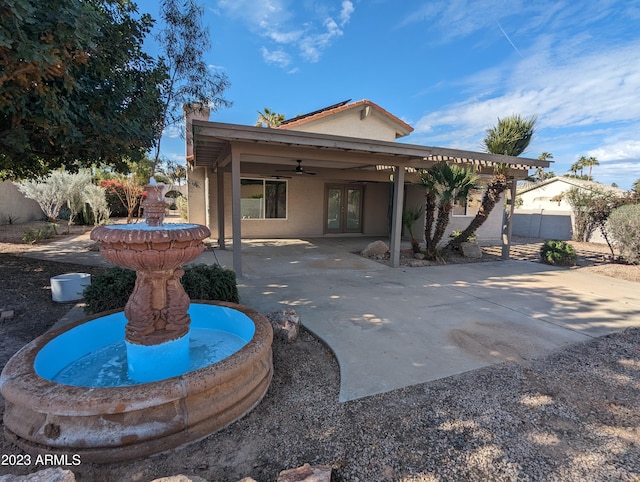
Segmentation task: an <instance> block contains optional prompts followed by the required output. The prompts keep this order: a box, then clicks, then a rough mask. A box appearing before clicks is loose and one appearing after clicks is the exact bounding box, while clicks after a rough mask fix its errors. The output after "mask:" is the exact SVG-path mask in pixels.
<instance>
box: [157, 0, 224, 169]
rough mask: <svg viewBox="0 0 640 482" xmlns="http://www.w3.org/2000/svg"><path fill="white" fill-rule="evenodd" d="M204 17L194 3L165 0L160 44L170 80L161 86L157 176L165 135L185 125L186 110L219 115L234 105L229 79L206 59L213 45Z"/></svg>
mask: <svg viewBox="0 0 640 482" xmlns="http://www.w3.org/2000/svg"><path fill="white" fill-rule="evenodd" d="M202 15H203V10H202V7H201V6H200V5H198V4H197V3H196V2H195V1H194V0H186V1H181V0H163V2H162V4H161V7H160V17H161V18H162V20H163V22H164V24H165V28H164V29H163V30H162V31H161V32H160V33H159V35H158V36H157V40H158V43H159V44H160V47H161V49H162V55H161V57H160V65H161V66H163V67H164V69H166V71H167V72H168V76H167V77H166V78H165V79H164V81H163V82H162V83H161V84H160V103H161V106H162V113H161V117H160V121H159V125H158V126H157V129H156V139H155V150H154V156H153V171H154V172H155V170H156V168H157V167H158V165H159V162H160V140H161V138H162V134H163V132H164V131H165V130H166V129H167V128H169V127H172V126H175V125H177V124H179V123H180V122H182V118H183V110H182V108H183V106H185V105H186V106H187V108H189V109H192V110H195V111H201V110H202V109H204V108H206V107H208V108H209V109H211V110H212V111H214V112H215V111H216V110H218V109H219V108H221V107H227V106H230V105H231V103H230V102H228V101H227V100H225V99H224V97H223V96H222V94H223V92H224V90H225V89H226V88H227V87H228V86H229V80H228V79H227V76H226V75H225V74H224V72H220V71H218V70H216V69H212V68H211V67H210V66H209V65H208V64H207V62H205V59H204V56H205V53H206V52H207V51H208V50H209V48H210V47H211V42H210V40H209V30H208V29H207V28H206V27H205V26H204V25H203V24H202Z"/></svg>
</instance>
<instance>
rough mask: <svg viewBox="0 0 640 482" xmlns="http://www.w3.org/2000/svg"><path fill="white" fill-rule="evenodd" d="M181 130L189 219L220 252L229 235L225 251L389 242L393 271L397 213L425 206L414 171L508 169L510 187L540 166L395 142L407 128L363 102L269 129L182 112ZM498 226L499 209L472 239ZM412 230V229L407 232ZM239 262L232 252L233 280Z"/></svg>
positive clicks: (493, 238) (484, 237) (455, 221)
mask: <svg viewBox="0 0 640 482" xmlns="http://www.w3.org/2000/svg"><path fill="white" fill-rule="evenodd" d="M186 123H187V136H186V141H187V143H186V148H187V164H188V166H189V169H188V183H187V184H188V189H189V192H188V196H187V197H188V201H189V220H190V222H196V223H201V224H205V225H207V226H208V227H209V228H210V229H211V232H212V237H213V238H214V239H218V242H219V243H220V245H221V246H224V243H225V239H226V237H227V235H228V234H230V235H231V236H232V238H233V243H234V245H235V244H236V243H237V244H240V240H241V239H242V238H282V237H309V236H330V235H361V236H379V237H385V238H386V237H390V239H391V245H392V246H391V251H392V255H391V256H392V257H391V262H392V265H396V264H397V263H396V261H397V260H398V257H399V240H400V231H401V218H402V216H401V214H402V207H403V205H407V206H415V205H417V204H422V203H423V202H424V191H422V190H421V189H420V188H419V186H418V185H417V184H415V182H416V181H417V173H416V169H417V168H428V167H430V166H432V165H433V164H434V163H435V162H438V161H446V162H452V163H461V164H466V165H473V166H476V167H477V168H478V170H479V172H480V173H481V174H484V175H486V176H489V175H491V174H492V172H493V167H494V165H496V164H498V163H508V164H510V166H511V168H512V169H511V172H512V174H513V176H514V178H515V179H516V180H518V179H524V178H525V177H526V176H527V174H528V169H533V168H535V167H538V166H544V167H548V165H549V162H548V161H539V160H534V159H523V158H517V157H510V156H499V155H493V154H486V153H477V152H470V151H462V150H457V149H446V148H437V147H429V146H421V145H414V144H406V143H402V142H395V141H396V139H398V138H402V137H404V136H407V135H408V134H409V133H410V132H411V131H412V130H413V128H412V127H411V126H410V125H408V124H407V123H406V122H404V121H402V120H401V119H399V118H398V117H396V116H394V115H393V114H391V113H389V112H387V111H386V110H384V109H383V108H381V107H380V106H378V105H376V104H375V103H373V102H371V101H368V100H362V101H359V102H354V103H348V101H347V102H341V103H339V104H335V105H333V106H329V107H327V108H324V109H320V110H318V111H315V112H311V113H309V114H305V115H301V116H298V117H295V118H293V119H290V120H286V121H284V122H283V123H282V124H281V125H280V126H279V127H278V128H263V127H254V126H243V125H237V124H223V123H217V122H208V112H204V113H203V115H201V116H199V115H198V114H196V113H188V114H187V115H186ZM477 205H478V202H477V200H475V201H474V200H471V202H470V203H469V205H468V206H458V207H457V208H456V210H455V212H454V216H453V217H452V222H451V224H450V226H449V229H450V231H453V230H456V229H462V228H464V227H466V226H467V225H468V223H469V221H470V220H471V218H472V217H473V216H474V215H475V211H474V209H475V210H477ZM474 206H475V207H474ZM502 221H503V210H502V209H501V206H500V207H497V208H496V209H495V210H494V212H493V213H492V215H491V216H490V218H489V220H488V221H487V222H486V223H485V225H483V226H482V228H481V230H480V231H479V233H478V234H479V238H480V241H481V242H482V241H484V242H500V238H501V230H502V224H503V223H502ZM420 230H421V228H420V221H418V222H417V223H416V225H415V229H414V231H415V232H416V233H420ZM236 251H238V254H237V253H236ZM236 254H237V256H238V258H237V259H236ZM239 256H240V255H239V250H234V269H236V271H238V272H240V269H241V266H240V258H239Z"/></svg>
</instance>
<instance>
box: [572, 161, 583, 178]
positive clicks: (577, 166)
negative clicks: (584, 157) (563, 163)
mask: <svg viewBox="0 0 640 482" xmlns="http://www.w3.org/2000/svg"><path fill="white" fill-rule="evenodd" d="M580 169H582V165H581V163H580V160H578V161H577V162H574V163H573V164H571V167H570V168H569V170H570V171H571V172H572V173H573V174H572V175H571V176H570V177H578V171H579V170H580Z"/></svg>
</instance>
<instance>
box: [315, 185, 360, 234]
mask: <svg viewBox="0 0 640 482" xmlns="http://www.w3.org/2000/svg"><path fill="white" fill-rule="evenodd" d="M362 199H363V188H362V186H353V185H343V184H330V185H327V186H326V188H325V225H324V227H325V233H337V234H339V233H361V232H362Z"/></svg>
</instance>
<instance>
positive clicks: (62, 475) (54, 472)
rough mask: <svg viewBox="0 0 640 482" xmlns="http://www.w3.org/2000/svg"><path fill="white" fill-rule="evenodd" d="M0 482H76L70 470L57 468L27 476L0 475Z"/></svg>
mask: <svg viewBox="0 0 640 482" xmlns="http://www.w3.org/2000/svg"><path fill="white" fill-rule="evenodd" d="M0 482H76V476H75V475H74V474H73V472H71V471H70V470H64V469H61V468H60V467H57V468H55V469H54V468H50V469H44V470H40V471H38V472H34V473H32V474H29V475H11V474H9V475H1V476H0Z"/></svg>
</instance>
